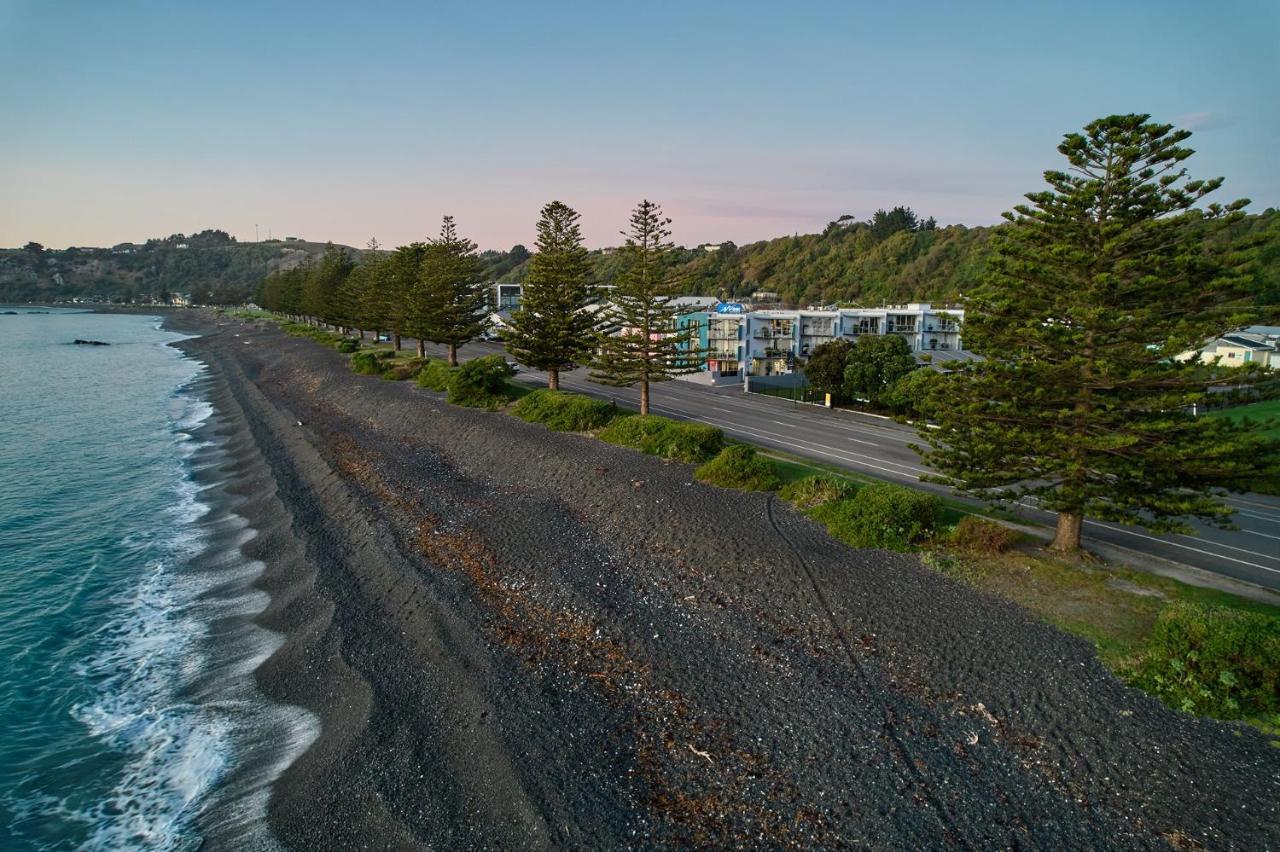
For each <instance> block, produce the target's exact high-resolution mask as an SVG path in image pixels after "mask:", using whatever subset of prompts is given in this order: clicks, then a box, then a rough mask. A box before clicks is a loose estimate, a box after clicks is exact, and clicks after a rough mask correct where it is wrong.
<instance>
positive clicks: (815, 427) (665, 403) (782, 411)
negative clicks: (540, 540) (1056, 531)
mask: <svg viewBox="0 0 1280 852" xmlns="http://www.w3.org/2000/svg"><path fill="white" fill-rule="evenodd" d="M405 345H406V346H412V345H414V344H413V343H406V344H405ZM427 349H428V351H429V352H432V353H434V354H439V353H442V352H443V349H442V348H438V347H433V346H430V345H428V347H427ZM496 353H503V349H502V347H501V346H500V345H498V344H494V343H483V342H475V343H470V344H468V345H466V346H465V347H463V348H462V350H460V351H459V357H461V358H463V359H466V358H473V357H479V356H482V355H492V354H496ZM520 378H521V379H525V380H528V381H530V382H537V381H538V380H542V381H543V382H545V378H544V377H543V376H542V374H541V373H538V372H536V371H523V372H522V373H521V374H520ZM560 386H561V387H562V388H563V389H565V390H572V391H578V392H580V393H585V394H590V395H591V396H596V397H601V398H604V399H610V400H613V401H615V402H617V403H618V404H619V405H623V406H628V407H632V408H635V407H637V406H638V405H639V392H638V391H637V390H636V389H635V388H612V387H607V386H604V385H598V384H595V383H594V382H591V381H589V380H588V379H587V375H586V371H585V370H575V371H573V372H571V373H567V374H562V375H561V377H560ZM651 408H652V410H653V413H654V414H661V415H664V416H666V417H673V418H678V419H681V420H695V421H698V422H700V423H707V424H710V425H712V426H715V427H717V428H719V429H721V430H723V431H724V433H725V434H726V435H728V436H730V437H732V438H737V439H739V440H742V441H749V442H751V443H753V444H756V445H759V446H762V447H769V448H772V449H776V450H780V451H783V452H786V453H789V454H792V455H795V456H801V457H804V458H808V459H812V460H814V461H818V462H822V463H824V464H828V465H832V466H835V467H839V468H843V469H846V470H849V471H853V472H857V473H861V474H865V475H868V476H873V477H876V478H878V479H885V480H890V481H894V482H909V483H911V484H913V485H915V486H916V487H923V488H927V489H929V490H933V491H936V492H938V493H942V494H947V495H949V496H955V495H954V494H953V492H951V490H950V489H947V488H943V487H939V486H935V485H932V484H929V483H921V482H920V481H919V477H920V476H922V475H924V474H926V473H928V472H929V471H928V470H926V469H925V467H924V466H923V465H922V464H921V462H920V457H919V456H918V455H917V454H916V452H915V451H914V450H912V449H911V448H910V446H909V445H910V444H912V443H917V442H918V438H917V436H916V433H915V430H914V429H911V428H910V427H907V426H903V425H900V424H898V423H895V422H893V421H891V420H886V419H883V418H879V417H876V416H874V415H868V414H861V413H859V412H852V411H846V410H834V411H833V410H828V409H825V408H822V407H820V406H813V405H804V404H797V403H793V402H790V401H787V400H781V399H776V398H773V397H767V396H761V395H759V394H746V393H743V391H742V388H741V386H739V385H733V386H729V387H722V388H711V387H708V386H706V385H701V384H695V383H693V382H684V381H671V382H665V383H663V384H660V385H656V386H654V388H653V390H652V397H651ZM1227 502H1228V503H1229V504H1230V505H1231V506H1233V507H1234V508H1235V510H1236V514H1235V517H1234V523H1235V524H1236V525H1237V526H1238V527H1239V529H1236V530H1221V529H1217V528H1215V527H1211V526H1206V525H1203V524H1193V526H1194V527H1195V529H1196V534H1195V535H1165V534H1158V533H1150V532H1147V531H1145V530H1143V529H1140V528H1136V527H1129V526H1124V525H1121V524H1113V523H1107V522H1103V521H1086V522H1085V524H1086V529H1085V535H1086V537H1087V538H1088V539H1093V540H1095V541H1100V542H1105V543H1107V544H1109V545H1112V546H1115V547H1121V548H1125V549H1128V550H1131V551H1137V552H1139V553H1145V554H1149V555H1152V556H1156V557H1160V558H1162V559H1167V560H1171V561H1173V562H1178V563H1181V564H1183V565H1191V566H1193V567H1196V568H1201V569H1205V570H1208V571H1211V572H1213V573H1216V574H1221V575H1224V576H1227V577H1231V578H1234V579H1236V580H1243V581H1244V582H1247V583H1252V584H1254V585H1257V586H1262V587H1263V588H1266V589H1270V590H1272V591H1280V498H1276V497H1267V496H1263V495H1257V494H1248V495H1233V496H1231V497H1229V498H1227ZM1016 509H1017V511H1018V514H1020V515H1022V516H1023V517H1025V518H1027V519H1028V520H1031V521H1035V522H1038V523H1044V524H1052V522H1053V516H1052V515H1050V514H1049V513H1047V512H1043V511H1040V510H1039V509H1036V508H1035V507H1034V506H1032V505H1030V504H1025V505H1019V506H1018V507H1016Z"/></svg>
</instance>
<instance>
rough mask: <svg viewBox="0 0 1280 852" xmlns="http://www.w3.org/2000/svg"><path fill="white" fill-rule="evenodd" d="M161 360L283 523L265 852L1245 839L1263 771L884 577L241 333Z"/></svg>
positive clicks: (1264, 755)
mask: <svg viewBox="0 0 1280 852" xmlns="http://www.w3.org/2000/svg"><path fill="white" fill-rule="evenodd" d="M236 334H239V336H234V335H236ZM187 345H188V347H189V348H190V349H191V351H192V352H193V353H194V354H197V355H199V356H201V357H203V358H205V359H206V360H207V361H208V362H209V363H210V364H211V366H212V367H213V368H214V371H215V374H216V376H218V377H219V379H220V381H222V382H223V383H224V384H225V393H222V394H220V395H219V399H217V400H216V402H217V404H218V406H219V409H220V410H221V411H223V412H224V414H227V415H228V416H236V417H241V418H243V421H244V423H245V424H246V425H247V427H248V429H249V432H250V433H251V434H252V436H253V440H254V443H255V450H256V452H258V453H260V454H261V457H262V458H263V459H264V460H265V464H266V466H267V468H269V469H270V471H271V473H272V476H273V478H274V482H275V484H276V491H277V494H278V501H279V503H280V504H281V505H282V506H283V507H285V514H287V516H288V519H289V522H288V525H287V527H288V528H287V529H286V530H282V531H281V532H282V534H286V533H287V537H285V538H281V539H280V541H279V542H278V545H277V546H278V549H279V551H280V553H281V554H282V558H281V559H280V560H278V561H279V564H274V563H273V561H272V558H271V556H272V552H271V551H269V550H268V551H267V552H264V554H263V555H264V556H265V557H267V562H268V566H269V569H268V573H267V576H266V578H265V580H264V585H266V587H267V588H268V589H269V590H270V591H271V593H272V595H273V598H275V597H279V599H280V600H282V601H291V602H292V603H289V604H281V605H280V606H277V605H276V604H275V603H273V606H272V617H273V619H274V622H273V625H274V626H275V627H276V628H277V629H282V630H285V631H286V632H287V633H288V634H289V636H290V639H289V641H288V642H287V643H286V645H285V647H284V648H282V650H281V652H280V653H278V654H277V655H276V657H274V658H272V660H271V661H269V662H268V664H267V665H265V666H264V667H263V669H262V670H261V671H260V672H259V678H260V680H261V681H262V682H263V685H264V688H265V689H267V691H268V692H269V693H270V694H273V695H275V696H276V697H278V698H280V699H282V700H288V701H290V702H293V703H299V704H302V705H304V706H308V707H310V708H312V709H314V710H316V712H317V713H319V714H320V716H321V718H322V721H323V725H324V732H323V734H322V736H321V738H320V740H319V741H317V743H316V744H315V745H314V746H313V747H312V749H311V750H310V751H309V752H308V753H307V755H305V756H304V757H303V758H302V759H300V760H299V761H298V762H297V763H295V764H294V766H293V767H292V768H291V769H290V770H289V771H288V772H286V774H285V776H284V777H283V778H282V779H281V781H280V782H279V783H278V784H277V788H276V791H275V794H274V796H273V801H272V809H271V818H272V824H273V827H274V828H275V829H276V832H277V834H278V836H279V837H280V838H281V839H282V840H283V841H284V842H285V843H286V844H288V845H293V846H297V847H299V848H303V847H319V846H327V847H329V848H334V847H353V846H356V845H358V844H361V843H365V844H368V845H373V846H384V845H385V846H402V845H419V846H422V847H429V846H434V847H458V846H464V845H465V846H473V847H490V848H533V847H546V846H558V847H586V846H590V847H617V846H644V847H652V846H660V845H670V844H673V843H674V844H686V845H690V844H697V845H715V846H730V845H731V846H752V847H759V846H765V847H773V846H805V847H811V846H825V847H841V846H871V847H915V848H928V847H948V846H954V847H958V848H991V847H1008V846H1024V847H1032V848H1134V847H1155V848H1168V847H1169V846H1170V845H1179V844H1190V843H1199V844H1202V845H1204V846H1206V847H1209V848H1222V847H1237V848H1249V849H1257V848H1268V847H1272V846H1275V845H1276V844H1277V842H1278V841H1277V835H1276V832H1277V825H1280V810H1278V808H1280V805H1278V804H1277V803H1280V749H1276V748H1274V747H1272V746H1270V745H1269V744H1268V743H1267V741H1266V739H1265V738H1264V737H1262V736H1261V735H1260V734H1258V733H1257V732H1255V731H1253V730H1251V729H1248V728H1243V727H1240V726H1229V725H1223V724H1219V723H1214V722H1210V721H1207V720H1197V719H1192V718H1189V717H1186V716H1183V715H1180V714H1176V713H1173V712H1171V711H1169V710H1167V709H1166V708H1164V707H1163V706H1162V705H1160V704H1159V703H1158V702H1156V701H1154V700H1152V699H1150V698H1148V697H1147V696H1145V695H1143V694H1141V693H1139V692H1136V691H1134V690H1130V689H1128V688H1126V687H1124V686H1123V685H1122V684H1120V683H1119V682H1117V681H1116V680H1115V679H1114V678H1113V677H1112V676H1111V675H1110V674H1109V673H1108V672H1107V671H1106V670H1105V669H1104V668H1103V667H1102V666H1101V664H1100V663H1098V662H1097V660H1096V659H1095V657H1094V655H1093V653H1092V650H1091V649H1090V648H1089V647H1088V646H1087V645H1086V644H1085V643H1083V642H1080V641H1078V640H1075V639H1073V638H1071V637H1069V636H1066V635H1065V634H1062V633H1061V632H1059V631H1057V630H1054V629H1052V628H1049V627H1047V626H1044V625H1042V624H1039V623H1037V622H1035V621H1033V620H1032V619H1031V618H1030V617H1029V616H1028V615H1027V614H1025V613H1024V612H1023V611H1021V610H1020V609H1018V608H1017V607H1015V606H1013V605H1011V604H1009V603H1006V602H1003V601H1000V600H997V599H994V598H991V597H987V596H983V595H980V594H977V593H975V592H973V591H971V590H969V589H967V588H965V587H963V586H961V585H959V584H957V583H954V582H952V581H949V580H947V579H946V578H944V577H941V576H939V575H937V574H935V573H933V572H931V571H929V570H927V569H925V568H924V567H922V566H921V565H919V564H918V562H917V561H916V560H915V559H914V558H911V557H907V556H901V555H896V554H890V553H884V552H879V551H857V550H852V549H850V548H847V547H844V546H843V545H840V544H838V543H836V542H833V541H832V540H831V539H830V538H828V537H827V536H826V535H825V533H824V532H823V531H822V530H821V529H820V528H818V527H817V526H815V525H814V524H812V523H811V522H809V521H808V520H807V519H805V518H804V517H803V516H800V515H798V514H797V513H795V512H794V511H792V510H791V509H790V508H789V507H787V506H785V505H784V504H781V503H778V502H777V501H775V500H774V499H773V498H771V497H768V496H765V495H759V494H738V493H736V492H728V491H723V490H719V489H715V488H711V487H708V486H703V485H701V484H699V483H695V482H693V481H692V478H691V469H690V468H689V467H688V466H684V465H672V464H664V463H662V462H660V461H657V460H654V459H650V458H647V457H643V456H640V455H638V454H635V453H632V452H630V451H627V450H623V449H620V448H616V447H611V446H609V445H606V444H603V443H600V442H596V441H592V440H589V439H586V438H582V437H578V436H573V435H556V434H552V433H549V432H547V431H545V430H543V429H541V428H540V427H536V426H531V425H529V424H525V423H522V422H520V421H518V420H516V419H515V418H511V417H506V416H503V415H497V414H490V413H486V412H475V411H466V410H461V409H456V408H452V407H449V406H446V405H444V404H443V402H442V401H441V400H440V399H439V396H438V395H436V394H433V393H431V392H428V391H424V390H421V389H419V388H416V387H413V386H411V385H410V384H408V383H389V382H383V381H381V380H378V379H372V378H367V377H360V376H356V375H354V374H352V373H350V372H349V371H348V370H347V369H346V367H345V363H344V361H343V359H342V358H341V357H340V356H338V355H337V354H336V353H334V352H331V351H328V350H324V349H321V348H320V347H318V346H316V345H315V344H312V343H310V342H307V341H300V340H294V339H290V338H287V337H285V336H283V335H282V334H280V333H278V332H276V331H274V330H270V329H263V330H251V329H250V327H249V326H242V325H240V324H238V323H233V324H228V325H224V326H221V327H220V328H218V329H215V330H213V333H211V334H209V335H207V336H206V337H204V338H201V339H199V340H195V341H191V342H190V343H188V344H187ZM299 421H301V422H302V424H303V425H302V426H301V427H299V426H297V425H295V424H296V423H297V422H299ZM277 514H279V513H277ZM267 526H268V527H269V525H267ZM259 528H260V529H261V528H263V527H262V526H259ZM267 538H268V539H270V536H268V537H267ZM289 541H292V542H295V543H296V546H297V547H298V548H300V550H299V552H298V553H295V554H293V556H290V557H288V558H283V557H284V556H287V554H288V552H289ZM294 609H296V610H297V612H295V613H291V610H294Z"/></svg>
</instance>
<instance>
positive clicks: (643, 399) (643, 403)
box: [640, 379, 649, 414]
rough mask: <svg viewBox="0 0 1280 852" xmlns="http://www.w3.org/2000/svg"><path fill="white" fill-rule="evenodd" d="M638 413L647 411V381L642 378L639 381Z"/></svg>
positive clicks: (646, 412)
mask: <svg viewBox="0 0 1280 852" xmlns="http://www.w3.org/2000/svg"><path fill="white" fill-rule="evenodd" d="M640 413H641V414H648V413H649V381H648V379H642V380H641V381H640Z"/></svg>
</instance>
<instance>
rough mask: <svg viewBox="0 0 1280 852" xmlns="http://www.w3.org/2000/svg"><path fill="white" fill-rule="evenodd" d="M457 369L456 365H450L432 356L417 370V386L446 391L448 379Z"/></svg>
mask: <svg viewBox="0 0 1280 852" xmlns="http://www.w3.org/2000/svg"><path fill="white" fill-rule="evenodd" d="M457 370H458V368H457V367H450V366H449V362H447V361H441V360H439V359H436V358H433V359H431V360H430V361H428V362H427V363H426V366H424V367H423V368H422V369H420V370H418V379H417V381H418V386H419V387H423V388H426V389H427V390H433V391H447V390H448V389H449V380H450V379H452V378H453V374H454V373H455V372H457Z"/></svg>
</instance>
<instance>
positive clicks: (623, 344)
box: [591, 199, 706, 415]
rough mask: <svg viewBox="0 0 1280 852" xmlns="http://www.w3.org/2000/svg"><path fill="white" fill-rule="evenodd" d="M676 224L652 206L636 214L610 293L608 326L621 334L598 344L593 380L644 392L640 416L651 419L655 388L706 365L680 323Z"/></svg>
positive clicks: (646, 204) (600, 337)
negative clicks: (674, 267) (674, 257)
mask: <svg viewBox="0 0 1280 852" xmlns="http://www.w3.org/2000/svg"><path fill="white" fill-rule="evenodd" d="M670 225H671V220H670V219H668V218H666V217H664V216H663V215H662V209H661V208H660V207H659V206H658V205H657V204H654V203H653V202H651V201H649V200H647V199H646V200H644V201H641V202H640V203H639V204H638V205H637V206H636V209H635V210H634V211H633V212H632V214H631V227H630V230H629V231H628V232H627V235H626V236H627V241H626V243H625V245H623V247H622V249H621V251H619V252H618V254H619V255H620V256H621V258H622V262H623V267H622V272H621V273H620V274H619V276H618V278H617V283H616V284H615V285H614V289H613V290H612V291H611V292H610V293H609V305H608V307H607V308H606V310H605V317H604V319H603V320H602V325H605V326H612V327H615V328H618V329H620V330H621V331H620V332H619V333H617V334H602V335H598V336H597V337H596V338H595V341H594V343H595V347H594V348H595V357H594V358H593V360H592V362H591V379H592V381H596V382H599V383H601V384H605V385H612V386H614V387H631V386H632V385H639V386H640V414H641V415H646V414H648V413H649V386H650V385H651V384H655V383H658V382H665V381H669V380H671V379H673V378H675V377H676V376H679V375H681V374H683V373H692V372H694V371H695V370H697V369H698V368H699V366H700V365H701V364H702V363H704V362H705V361H706V353H705V352H704V351H703V350H701V349H700V348H699V347H698V345H697V339H696V337H695V330H694V329H692V328H690V327H682V326H680V325H679V323H678V322H677V317H678V315H679V310H678V309H677V308H676V307H675V306H674V305H673V304H671V299H672V298H673V297H675V296H677V295H679V294H680V289H681V287H680V277H679V276H678V275H676V274H675V273H674V272H673V270H672V263H671V261H672V252H673V251H674V249H675V247H674V246H673V245H672V243H671V229H670Z"/></svg>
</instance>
